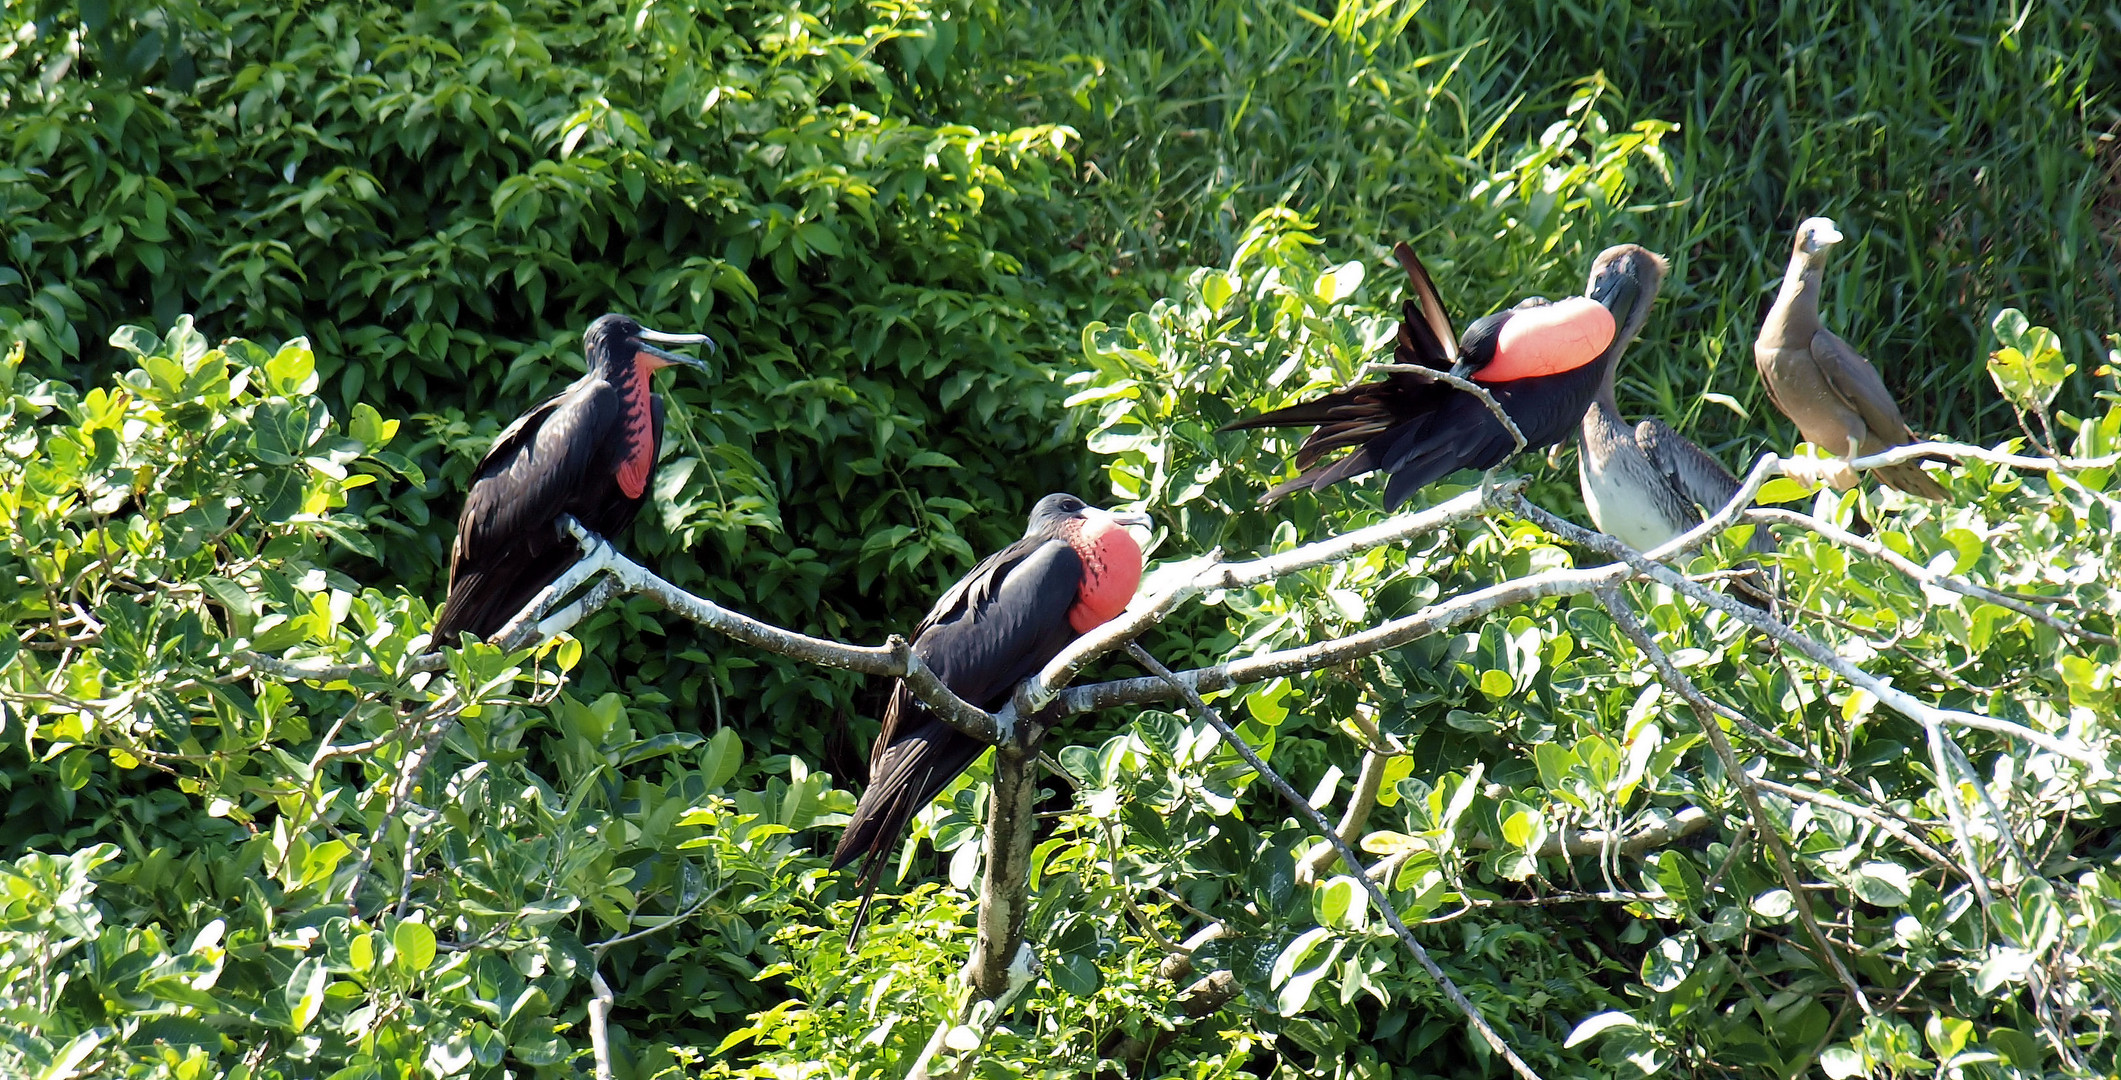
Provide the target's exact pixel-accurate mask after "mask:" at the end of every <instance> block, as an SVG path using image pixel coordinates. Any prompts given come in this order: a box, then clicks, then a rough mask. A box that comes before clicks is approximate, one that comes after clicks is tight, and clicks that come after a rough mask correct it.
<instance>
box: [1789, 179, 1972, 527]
mask: <svg viewBox="0 0 2121 1080" xmlns="http://www.w3.org/2000/svg"><path fill="white" fill-rule="evenodd" d="M1841 241H1842V235H1841V230H1840V229H1838V228H1836V227H1835V226H1834V223H1833V221H1832V220H1831V219H1828V218H1823V217H1815V218H1806V219H1805V220H1804V221H1803V222H1802V223H1801V224H1799V225H1798V226H1797V238H1796V239H1795V240H1794V241H1793V242H1792V243H1791V245H1790V263H1789V267H1788V268H1787V269H1786V270H1785V271H1784V272H1783V275H1782V289H1781V291H1780V292H1778V293H1776V294H1775V306H1774V307H1771V308H1769V309H1768V314H1767V320H1766V321H1765V322H1763V323H1761V324H1760V336H1759V337H1757V338H1755V339H1753V363H1754V365H1756V366H1757V367H1759V368H1760V379H1761V381H1762V382H1764V383H1766V384H1767V392H1768V400H1769V401H1772V402H1774V403H1775V408H1777V409H1780V410H1781V411H1782V415H1784V416H1787V417H1789V418H1790V419H1791V420H1793V421H1795V422H1796V424H1797V430H1798V432H1799V433H1801V434H1802V435H1803V436H1804V438H1805V441H1806V442H1809V443H1811V444H1812V445H1814V446H1817V447H1819V448H1820V449H1821V450H1824V451H1826V452H1827V453H1829V454H1833V455H1835V456H1836V457H1861V456H1865V455H1869V454H1878V453H1883V452H1885V451H1887V450H1890V449H1892V448H1893V447H1895V446H1905V445H1907V444H1908V443H1911V442H1914V441H1915V433H1914V432H1913V431H1911V430H1909V429H1908V426H1907V421H1906V420H1904V419H1902V418H1901V416H1900V406H1899V405H1897V404H1895V403H1894V401H1893V395H1892V392H1891V391H1889V390H1887V389H1886V388H1885V380H1884V379H1881V378H1879V377H1878V369H1877V368H1874V367H1872V366H1871V362H1870V361H1868V360H1865V359H1864V358H1863V357H1862V355H1861V354H1859V353H1857V352H1856V350H1854V349H1852V348H1850V347H1849V343H1848V342H1846V341H1843V340H1841V338H1840V337H1838V336H1836V335H1835V333H1834V332H1833V331H1832V330H1828V329H1827V328H1826V327H1824V326H1822V325H1821V324H1820V322H1819V292H1820V288H1821V284H1822V281H1823V279H1824V277H1825V275H1826V260H1827V255H1828V253H1829V252H1830V251H1831V250H1832V249H1833V246H1834V245H1835V244H1838V243H1840V242H1841ZM1871 471H1872V472H1873V473H1874V474H1875V475H1876V476H1877V477H1878V479H1879V480H1880V481H1882V482H1884V483H1885V484H1887V485H1889V486H1892V487H1896V488H1899V489H1900V490H1902V491H1905V492H1907V493H1908V494H1910V495H1920V496H1922V497H1923V498H1925V499H1947V498H1950V497H1951V492H1949V491H1947V490H1946V489H1945V488H1944V486H1943V485H1942V484H1939V483H1938V482H1937V481H1936V480H1934V479H1932V478H1931V477H1930V475H1929V474H1928V473H1926V472H1923V471H1922V466H1921V465H1918V464H1916V463H1915V462H1912V461H1909V462H1904V463H1902V464H1899V465H1888V466H1886V467H1885V468H1882V469H1873V470H1871ZM1840 472H1841V475H1840V476H1838V477H1835V480H1834V482H1835V486H1836V487H1842V488H1847V487H1852V486H1854V484H1855V483H1856V477H1855V473H1854V472H1853V471H1852V470H1849V469H1846V468H1843V469H1841V470H1840Z"/></svg>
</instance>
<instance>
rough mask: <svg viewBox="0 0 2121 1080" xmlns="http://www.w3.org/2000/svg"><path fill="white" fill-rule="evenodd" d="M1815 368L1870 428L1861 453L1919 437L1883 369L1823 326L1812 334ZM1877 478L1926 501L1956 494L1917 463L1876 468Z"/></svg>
mask: <svg viewBox="0 0 2121 1080" xmlns="http://www.w3.org/2000/svg"><path fill="white" fill-rule="evenodd" d="M1812 363H1813V364H1815V365H1817V367H1818V369H1819V374H1820V377H1821V378H1823V379H1824V380H1825V382H1826V385H1827V387H1828V389H1830V390H1831V391H1833V394H1834V396H1835V397H1837V398H1839V399H1840V400H1841V404H1842V405H1843V406H1844V407H1846V408H1847V409H1849V410H1850V411H1852V412H1854V413H1855V414H1856V415H1857V416H1858V417H1860V418H1861V419H1862V421H1863V425H1864V427H1865V428H1866V429H1868V430H1867V431H1866V433H1865V437H1864V438H1863V440H1862V442H1861V444H1860V445H1859V446H1858V448H1857V449H1858V452H1859V453H1862V454H1876V453H1880V452H1882V451H1885V450H1888V449H1891V448H1892V447H1895V446H1903V445H1906V444H1907V443H1911V442H1915V441H1916V439H1915V433H1914V431H1913V430H1911V429H1909V427H1908V426H1907V421H1906V420H1905V419H1903V418H1902V417H1901V415H1900V405H1899V403H1898V402H1895V401H1894V400H1893V394H1892V391H1890V390H1887V389H1886V388H1885V380H1884V379H1883V378H1881V377H1879V375H1878V369H1877V368H1875V367H1872V366H1871V362H1870V361H1869V360H1866V359H1864V358H1863V356H1862V355H1861V354H1859V353H1858V352H1857V351H1856V350H1855V349H1852V348H1850V347H1849V343H1848V342H1846V341H1843V340H1841V338H1840V337H1838V336H1837V335H1835V333H1834V332H1833V331H1832V330H1828V329H1826V328H1824V327H1822V328H1820V330H1819V331H1818V332H1817V333H1815V334H1813V335H1812ZM1823 449H1825V450H1826V451H1827V452H1829V453H1834V454H1842V453H1846V452H1847V451H1848V448H1847V447H1845V446H1829V447H1823ZM1871 471H1872V472H1874V473H1876V474H1877V476H1878V479H1880V480H1882V481H1884V482H1885V483H1887V484H1890V485H1892V486H1893V487H1896V488H1899V489H1900V490H1902V491H1905V492H1907V493H1908V494H1910V495H1920V496H1922V497H1923V498H1925V499H1948V498H1950V497H1951V492H1949V491H1947V490H1945V489H1944V487H1943V486H1942V485H1940V484H1938V483H1937V481H1935V480H1933V479H1931V478H1930V475H1929V474H1928V473H1925V472H1923V471H1922V467H1921V466H1919V465H1917V464H1915V463H1914V462H1908V463H1906V464H1904V465H1888V466H1886V467H1885V468H1882V469H1873V470H1871Z"/></svg>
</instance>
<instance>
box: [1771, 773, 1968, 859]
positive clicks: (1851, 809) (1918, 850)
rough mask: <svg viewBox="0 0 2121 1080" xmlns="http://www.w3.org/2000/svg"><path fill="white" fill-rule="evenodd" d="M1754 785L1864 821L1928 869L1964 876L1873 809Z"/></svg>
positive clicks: (1825, 795) (1822, 793)
mask: <svg viewBox="0 0 2121 1080" xmlns="http://www.w3.org/2000/svg"><path fill="white" fill-rule="evenodd" d="M1753 783H1754V784H1756V785H1758V786H1759V787H1760V788H1761V789H1762V790H1764V791H1772V792H1774V793H1775V794H1777V795H1780V796H1782V797H1783V798H1785V799H1789V800H1791V801H1793V802H1808V803H1816V804H1818V805H1820V806H1824V807H1826V808H1827V809H1829V810H1834V811H1838V812H1840V813H1843V814H1847V815H1849V816H1850V817H1853V818H1859V819H1861V820H1863V821H1867V822H1870V823H1871V824H1872V825H1875V826H1877V827H1878V828H1879V829H1880V830H1881V831H1883V832H1885V833H1887V834H1888V835H1890V836H1892V838H1893V839H1895V840H1898V841H1900V842H1901V843H1903V844H1906V845H1907V846H1908V847H1909V848H1910V849H1911V850H1913V851H1914V852H1915V854H1917V855H1920V856H1922V858H1923V859H1924V860H1926V861H1927V862H1928V863H1929V864H1930V865H1931V866H1934V867H1936V868H1938V869H1939V870H1943V871H1946V872H1947V873H1953V874H1964V873H1965V871H1963V870H1961V869H1960V868H1959V867H1958V866H1957V865H1955V864H1954V863H1953V862H1952V860H1951V857H1950V856H1948V855H1946V854H1945V853H1943V852H1941V851H1938V850H1937V849H1936V848H1934V847H1931V846H1930V844H1929V841H1927V840H1924V839H1922V838H1921V837H1919V836H1916V835H1915V832H1914V830H1912V829H1910V828H1908V827H1907V826H1906V825H1903V824H1901V823H1900V822H1898V821H1895V820H1893V819H1892V818H1890V817H1887V816H1886V815H1884V814H1881V813H1879V812H1877V811H1876V810H1873V809H1871V808H1870V807H1868V806H1862V805H1859V804H1857V803H1852V802H1849V801H1848V800H1846V799H1843V798H1840V797H1839V796H1836V795H1834V794H1833V793H1831V792H1825V791H1813V790H1810V789H1809V788H1800V787H1793V786H1791V785H1789V784H1783V783H1778V782H1776V781H1773V780H1770V779H1768V778H1767V777H1764V776H1758V777H1754V778H1753Z"/></svg>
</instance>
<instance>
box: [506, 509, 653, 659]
mask: <svg viewBox="0 0 2121 1080" xmlns="http://www.w3.org/2000/svg"><path fill="white" fill-rule="evenodd" d="M560 525H561V527H562V528H564V529H566V530H567V531H568V532H569V533H571V534H572V535H573V536H574V539H575V542H576V543H578V544H580V545H582V557H581V558H580V559H577V560H575V563H574V565H572V566H570V567H568V568H567V569H566V570H565V571H564V572H562V573H561V574H560V576H559V577H557V578H554V579H553V582H552V584H550V585H547V586H545V588H544V589H542V590H540V591H539V592H538V594H537V595H536V596H534V597H532V598H531V600H530V603H528V604H526V605H524V607H523V610H521V611H519V612H517V613H516V615H515V617H514V618H511V619H509V620H508V624H507V625H506V626H503V627H502V628H501V631H500V632H499V633H497V634H495V635H494V636H493V640H494V641H496V642H501V643H512V642H515V640H516V639H517V638H518V637H519V636H520V635H521V634H522V632H523V630H524V628H526V627H528V626H531V625H533V624H535V625H536V627H537V634H536V640H538V641H540V642H543V641H550V640H551V639H552V638H554V637H556V636H558V635H559V634H562V633H565V632H566V631H567V630H569V629H571V628H572V627H573V626H574V624H576V623H578V622H580V621H582V618H583V616H585V615H586V614H588V613H589V612H590V611H592V610H594V609H595V607H598V606H601V605H602V603H603V601H604V600H608V599H609V597H602V598H598V600H597V603H596V604H594V605H592V604H590V603H587V602H586V601H588V600H589V599H591V598H590V597H589V596H584V597H582V598H581V599H580V600H576V601H575V602H574V603H572V604H569V605H567V606H566V607H565V608H562V609H560V610H559V611H558V612H556V613H553V614H551V615H550V616H549V617H548V615H547V613H548V612H552V610H553V607H554V606H555V605H557V604H558V603H559V602H560V600H561V599H562V598H564V597H565V596H566V595H567V594H568V593H571V592H573V591H575V590H576V589H578V588H580V587H581V586H582V584H583V583H584V582H586V581H588V580H589V579H591V578H593V577H595V576H596V575H598V574H600V573H602V572H604V571H606V570H611V569H613V568H615V567H616V566H617V565H618V564H619V563H622V562H628V563H630V562H631V560H628V559H625V558H623V557H622V556H620V555H619V552H618V549H617V548H614V547H612V546H611V542H610V541H609V540H606V539H604V538H603V537H601V536H598V535H597V534H596V533H593V532H590V531H589V530H588V529H586V528H584V527H583V526H582V523H581V522H579V521H576V520H575V519H574V515H572V514H563V515H561V517H560ZM528 644H531V643H530V642H528V641H525V642H522V643H521V644H520V645H518V646H517V647H518V648H520V647H521V645H528Z"/></svg>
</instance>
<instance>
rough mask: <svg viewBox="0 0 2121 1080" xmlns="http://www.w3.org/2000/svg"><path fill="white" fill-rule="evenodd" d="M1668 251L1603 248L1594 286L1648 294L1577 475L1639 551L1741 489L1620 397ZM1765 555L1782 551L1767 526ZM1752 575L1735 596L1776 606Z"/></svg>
mask: <svg viewBox="0 0 2121 1080" xmlns="http://www.w3.org/2000/svg"><path fill="white" fill-rule="evenodd" d="M1665 269H1666V264H1665V261H1664V257H1663V256H1661V255H1658V254H1657V253H1655V252H1653V251H1650V250H1648V249H1646V248H1643V247H1641V246H1639V245H1636V244H1621V245H1619V246H1617V247H1610V248H1607V249H1605V250H1604V251H1602V252H1599V253H1598V258H1597V259H1596V260H1595V261H1593V262H1592V264H1591V278H1590V281H1591V284H1590V285H1588V286H1586V289H1590V288H1595V287H1596V286H1597V283H1598V282H1599V281H1600V280H1601V279H1602V278H1605V277H1606V276H1608V275H1610V274H1614V273H1624V274H1626V275H1628V276H1629V277H1631V278H1633V279H1634V281H1635V288H1636V289H1637V290H1638V291H1639V293H1640V294H1641V298H1640V299H1639V300H1637V301H1636V302H1635V304H1634V306H1633V309H1632V310H1630V311H1629V312H1628V314H1627V319H1626V321H1625V322H1624V323H1622V325H1621V327H1620V330H1619V332H1618V333H1616V334H1615V335H1614V337H1613V345H1612V348H1611V349H1610V350H1609V351H1610V352H1611V354H1612V355H1611V357H1610V360H1609V362H1608V363H1607V364H1606V365H1605V375H1604V377H1603V378H1602V379H1600V380H1599V383H1598V390H1597V393H1596V394H1594V395H1593V396H1592V398H1591V407H1590V408H1589V409H1586V410H1585V411H1584V414H1583V441H1582V444H1581V445H1580V446H1579V448H1578V450H1577V454H1576V476H1577V480H1578V481H1579V482H1580V483H1581V484H1582V486H1583V502H1584V506H1585V507H1586V508H1588V509H1589V510H1590V511H1591V521H1592V522H1593V523H1594V524H1596V525H1597V526H1598V531H1600V532H1602V533H1605V534H1606V535H1608V536H1611V537H1613V538H1614V539H1616V540H1619V541H1620V542H1621V543H1623V544H1626V545H1628V546H1629V547H1631V548H1634V549H1635V550H1637V551H1649V550H1652V549H1654V548H1657V547H1659V546H1661V545H1663V544H1664V543H1665V542H1666V541H1669V540H1672V539H1674V538H1676V537H1678V536H1679V535H1681V534H1682V533H1685V532H1686V531H1687V530H1689V529H1691V528H1693V527H1694V526H1696V525H1699V524H1701V522H1702V520H1703V514H1704V513H1714V512H1715V511H1718V510H1721V509H1723V506H1724V504H1725V503H1728V502H1730V501H1731V496H1733V495H1736V494H1737V493H1738V486H1739V485H1738V479H1737V478H1736V477H1734V476H1732V475H1731V474H1730V472H1729V471H1728V470H1726V469H1725V468H1724V467H1723V464H1722V463H1721V462H1719V461H1717V460H1716V459H1715V458H1713V457H1710V456H1709V455H1708V454H1707V453H1705V452H1703V450H1702V449H1701V448H1700V447H1698V446H1695V445H1694V444H1693V443H1692V442H1690V441H1688V439H1687V438H1686V436H1684V435H1681V434H1679V433H1678V432H1677V431H1674V430H1672V428H1671V426H1670V425H1668V424H1666V423H1665V422H1664V421H1662V420H1659V419H1656V418H1654V417H1652V418H1650V419H1648V420H1644V421H1643V422H1641V423H1639V424H1635V425H1633V426H1630V425H1629V424H1628V423H1627V421H1625V420H1623V419H1621V417H1620V404H1619V402H1618V401H1616V400H1615V399H1614V396H1613V381H1614V375H1615V373H1616V372H1617V371H1618V370H1619V367H1620V357H1621V355H1622V354H1623V353H1625V352H1626V350H1627V347H1628V345H1629V344H1630V343H1631V342H1633V341H1634V340H1635V336H1636V335H1637V334H1639V333H1641V332H1642V325H1643V323H1644V322H1645V321H1647V320H1648V319H1649V317H1650V305H1651V304H1652V303H1653V302H1654V301H1655V300H1656V299H1657V291H1658V289H1659V288H1660V287H1661V286H1662V285H1663V283H1664V275H1665ZM1749 546H1750V547H1751V548H1752V550H1753V551H1755V552H1757V553H1760V554H1767V553H1771V552H1773V551H1774V550H1775V541H1774V538H1773V537H1771V536H1769V535H1768V531H1767V529H1766V527H1765V526H1760V527H1756V528H1755V529H1754V530H1753V538H1752V540H1751V542H1750V544H1749ZM1746 568H1747V569H1748V571H1749V573H1748V574H1747V575H1746V576H1745V577H1743V578H1735V579H1733V581H1732V594H1733V595H1734V596H1736V597H1738V598H1739V599H1740V600H1743V601H1745V602H1746V603H1749V604H1752V605H1754V606H1756V607H1760V608H1771V607H1772V606H1773V597H1774V593H1773V588H1772V584H1771V582H1769V581H1768V579H1767V575H1766V574H1765V573H1763V572H1761V571H1760V570H1759V569H1758V567H1757V566H1753V565H1752V564H1748V565H1747V567H1746Z"/></svg>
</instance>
